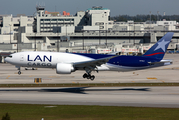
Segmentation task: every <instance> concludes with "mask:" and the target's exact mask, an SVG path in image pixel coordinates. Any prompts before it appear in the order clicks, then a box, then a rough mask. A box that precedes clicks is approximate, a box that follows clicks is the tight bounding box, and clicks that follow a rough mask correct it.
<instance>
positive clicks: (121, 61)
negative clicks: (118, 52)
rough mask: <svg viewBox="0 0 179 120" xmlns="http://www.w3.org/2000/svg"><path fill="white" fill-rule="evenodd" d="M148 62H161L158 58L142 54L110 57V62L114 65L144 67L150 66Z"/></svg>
mask: <svg viewBox="0 0 179 120" xmlns="http://www.w3.org/2000/svg"><path fill="white" fill-rule="evenodd" d="M148 62H159V60H158V59H152V58H146V57H141V56H124V55H122V56H118V57H114V58H112V59H110V60H109V61H108V63H110V64H113V65H120V66H127V67H143V66H148V65H149V63H148Z"/></svg>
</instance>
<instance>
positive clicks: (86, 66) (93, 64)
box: [73, 56, 116, 71]
mask: <svg viewBox="0 0 179 120" xmlns="http://www.w3.org/2000/svg"><path fill="white" fill-rule="evenodd" d="M114 57H116V56H110V57H105V58H101V59H96V60H90V61H85V62H76V63H73V66H74V67H75V68H76V69H78V70H91V71H92V70H97V66H101V65H102V64H105V63H107V62H108V61H109V60H110V59H112V58H114Z"/></svg>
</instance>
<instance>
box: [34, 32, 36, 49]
mask: <svg viewBox="0 0 179 120" xmlns="http://www.w3.org/2000/svg"><path fill="white" fill-rule="evenodd" d="M36 34H37V33H36V32H35V45H34V46H35V47H34V51H37V49H36V48H37V46H36V45H37V41H36Z"/></svg>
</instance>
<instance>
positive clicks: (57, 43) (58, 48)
mask: <svg viewBox="0 0 179 120" xmlns="http://www.w3.org/2000/svg"><path fill="white" fill-rule="evenodd" d="M57 52H59V38H58V30H57Z"/></svg>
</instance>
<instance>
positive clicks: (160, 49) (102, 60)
mask: <svg viewBox="0 0 179 120" xmlns="http://www.w3.org/2000/svg"><path fill="white" fill-rule="evenodd" d="M173 34H174V33H172V32H168V33H167V34H166V35H165V36H164V37H162V38H161V39H160V40H159V41H158V42H157V43H156V44H155V45H153V46H152V47H151V48H150V49H149V50H148V51H147V52H146V53H145V54H144V55H142V56H124V55H121V56H116V55H102V54H82V53H61V52H35V51H32V52H19V53H14V54H11V55H9V56H8V57H6V58H5V61H7V62H9V63H11V64H13V65H16V66H18V67H19V68H20V67H36V68H56V73H57V74H71V73H72V72H75V71H76V70H84V71H86V73H85V74H84V75H83V78H87V79H91V80H94V78H95V76H94V75H91V72H92V71H97V72H98V71H110V70H111V71H131V70H139V69H148V68H152V67H158V66H163V65H169V64H171V63H172V60H162V59H163V57H164V55H165V52H166V50H167V48H168V45H169V43H170V41H171V39H172V36H173ZM18 74H21V71H20V69H19V72H18Z"/></svg>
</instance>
